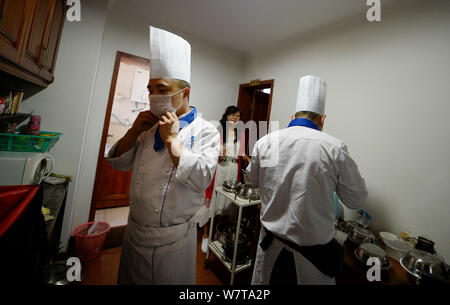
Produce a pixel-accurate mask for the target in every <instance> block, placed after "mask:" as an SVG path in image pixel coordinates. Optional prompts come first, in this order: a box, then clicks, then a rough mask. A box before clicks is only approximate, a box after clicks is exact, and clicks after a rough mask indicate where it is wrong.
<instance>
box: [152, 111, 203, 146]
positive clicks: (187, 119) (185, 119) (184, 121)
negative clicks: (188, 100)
mask: <svg viewBox="0 0 450 305" xmlns="http://www.w3.org/2000/svg"><path fill="white" fill-rule="evenodd" d="M190 107H191V108H192V111H190V112H189V113H188V114H187V115H186V116H184V117H183V118H181V119H180V130H181V129H183V128H184V127H186V126H187V125H189V124H190V123H192V121H193V120H195V118H196V117H197V109H195V107H193V106H190ZM162 148H164V141H163V140H162V139H161V136H160V135H159V126H158V128H156V131H155V144H153V149H154V150H155V151H159V150H160V149H162Z"/></svg>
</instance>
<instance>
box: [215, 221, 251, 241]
mask: <svg viewBox="0 0 450 305" xmlns="http://www.w3.org/2000/svg"><path fill="white" fill-rule="evenodd" d="M235 231H236V223H233V222H222V223H218V224H217V226H216V238H215V239H217V240H218V241H219V242H220V243H221V244H225V243H226V241H225V237H226V236H227V235H229V234H230V233H233V234H234V232H235ZM244 231H245V229H244V228H243V227H242V226H241V227H240V229H239V232H240V233H241V234H242V233H244ZM233 242H234V239H233ZM233 244H234V243H233Z"/></svg>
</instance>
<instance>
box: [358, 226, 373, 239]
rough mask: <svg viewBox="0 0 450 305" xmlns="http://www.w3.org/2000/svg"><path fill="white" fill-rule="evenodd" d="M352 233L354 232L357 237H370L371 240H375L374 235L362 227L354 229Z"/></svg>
mask: <svg viewBox="0 0 450 305" xmlns="http://www.w3.org/2000/svg"><path fill="white" fill-rule="evenodd" d="M353 232H356V233H358V234H359V235H361V236H364V237H370V238H372V239H375V234H373V233H372V231H369V230H367V229H365V228H362V227H355V228H354V229H353Z"/></svg>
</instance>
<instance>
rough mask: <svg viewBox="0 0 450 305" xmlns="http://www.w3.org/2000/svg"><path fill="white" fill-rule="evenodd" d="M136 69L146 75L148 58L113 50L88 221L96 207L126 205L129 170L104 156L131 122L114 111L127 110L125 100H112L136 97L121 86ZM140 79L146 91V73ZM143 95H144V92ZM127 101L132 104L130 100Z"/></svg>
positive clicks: (127, 203)
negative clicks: (106, 102) (114, 166)
mask: <svg viewBox="0 0 450 305" xmlns="http://www.w3.org/2000/svg"><path fill="white" fill-rule="evenodd" d="M123 66H126V67H128V68H127V69H125V68H124V69H122V68H123ZM121 67H122V68H121ZM130 67H132V68H130ZM133 69H134V72H133ZM138 70H139V71H144V70H145V71H147V72H148V74H149V73H150V61H149V60H148V59H145V58H142V57H138V56H134V55H131V54H126V53H123V52H117V55H116V62H115V66H114V71H113V77H112V80H111V87H110V92H109V99H108V106H107V109H106V115H105V121H104V125H103V134H102V139H101V144H100V150H99V155H98V162H97V173H96V176H95V184H94V191H93V194H92V203H91V211H90V215H89V219H90V220H93V219H94V218H95V210H96V209H101V208H108V207H117V206H126V205H129V188H130V180H131V174H132V172H131V171H129V172H122V171H118V170H114V169H112V168H111V166H110V165H109V163H108V161H107V160H106V159H105V155H106V154H107V150H108V149H109V148H110V147H111V146H112V144H113V143H115V142H117V140H119V139H120V138H121V137H122V136H123V134H125V132H126V131H127V130H128V128H130V127H131V125H132V123H133V122H134V119H133V118H132V119H126V120H123V118H121V117H117V113H115V111H117V110H118V109H119V110H120V109H123V107H125V108H126V109H129V108H127V105H125V104H126V103H124V105H117V104H116V103H117V102H118V100H120V101H125V102H126V101H131V100H134V99H135V98H136V96H139V94H136V95H135V94H133V92H135V90H130V88H129V86H128V87H127V86H125V85H123V83H124V82H125V83H126V82H129V80H130V78H132V76H131V75H134V76H136V74H137V73H138ZM145 75H147V74H145ZM144 79H145V84H143V85H142V86H143V88H142V89H143V90H144V91H146V90H147V88H146V86H147V83H148V76H146V77H145V76H144V77H143V78H142V80H144ZM134 83H136V78H134ZM132 87H133V86H132ZM133 89H134V87H133ZM138 91H139V90H138ZM138 93H140V92H138ZM144 95H145V96H146V97H148V92H147V93H145V94H144ZM119 104H120V103H119ZM130 104H133V103H131V102H130ZM138 104H139V102H136V105H138ZM128 106H129V105H128ZM113 110H114V111H113ZM142 110H145V108H142V107H141V106H140V107H138V106H136V108H135V109H132V110H130V111H132V112H133V115H135V116H137V114H138V113H139V112H140V111H142ZM116 121H118V122H121V123H124V124H122V125H120V126H119V124H116V125H114V122H116ZM122 121H125V122H122ZM114 126H115V127H114ZM113 127H114V128H113ZM119 127H120V129H119Z"/></svg>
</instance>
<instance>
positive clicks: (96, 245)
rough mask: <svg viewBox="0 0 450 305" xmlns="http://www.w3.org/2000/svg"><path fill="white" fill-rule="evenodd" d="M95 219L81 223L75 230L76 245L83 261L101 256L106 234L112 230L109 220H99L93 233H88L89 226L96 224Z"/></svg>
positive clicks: (79, 256)
mask: <svg viewBox="0 0 450 305" xmlns="http://www.w3.org/2000/svg"><path fill="white" fill-rule="evenodd" d="M94 223H95V222H94V221H91V222H88V223H84V224H82V225H79V226H78V227H76V228H75V230H73V235H74V236H75V247H76V250H77V257H78V258H79V259H80V260H81V261H82V262H87V261H90V260H94V259H96V258H98V257H100V253H101V251H102V249H103V245H104V243H105V239H106V235H107V234H108V232H109V230H110V228H111V227H110V225H109V224H108V223H107V222H103V221H98V224H97V227H96V228H95V229H94V232H92V234H90V235H87V233H88V230H89V228H90V227H91V226H92V225H93V224H94Z"/></svg>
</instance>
